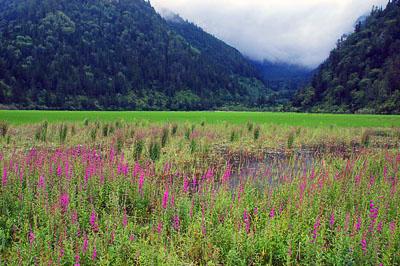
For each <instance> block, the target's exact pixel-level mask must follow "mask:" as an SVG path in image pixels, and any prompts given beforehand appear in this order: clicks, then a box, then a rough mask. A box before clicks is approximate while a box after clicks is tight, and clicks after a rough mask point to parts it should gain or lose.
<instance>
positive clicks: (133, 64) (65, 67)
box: [0, 0, 268, 110]
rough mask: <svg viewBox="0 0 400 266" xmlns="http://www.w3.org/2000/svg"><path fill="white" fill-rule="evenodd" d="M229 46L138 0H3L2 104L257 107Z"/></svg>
mask: <svg viewBox="0 0 400 266" xmlns="http://www.w3.org/2000/svg"><path fill="white" fill-rule="evenodd" d="M267 93H268V90H267V89H266V88H265V86H264V84H263V83H262V82H261V80H260V77H259V75H258V74H257V71H256V69H255V68H254V67H252V65H251V64H249V63H248V62H247V60H246V59H245V58H244V57H243V56H242V55H241V54H240V53H239V52H238V51H236V50H235V49H233V48H232V47H230V46H228V45H226V44H225V43H223V42H222V41H219V40H217V39H216V38H214V37H212V36H211V35H209V34H207V33H205V32H204V31H202V30H201V29H200V28H197V27H195V26H194V25H192V24H190V23H184V24H179V23H178V24H177V23H175V24H173V23H167V22H166V21H165V20H164V19H163V18H162V17H161V16H160V15H159V14H157V13H156V12H155V10H154V9H153V8H152V7H151V5H150V4H149V3H148V2H146V1H143V0H119V1H116V0H115V1H112V0H98V1H91V0H68V1H67V0H0V104H2V105H5V106H13V105H14V106H17V107H19V108H40V109H46V108H51V109H129V110H134V109H136V110H142V109H144V110H157V109H179V110H193V109H211V108H219V107H222V106H231V105H242V106H249V107H252V106H256V105H257V104H258V103H260V102H262V99H264V98H265V97H266V94H267Z"/></svg>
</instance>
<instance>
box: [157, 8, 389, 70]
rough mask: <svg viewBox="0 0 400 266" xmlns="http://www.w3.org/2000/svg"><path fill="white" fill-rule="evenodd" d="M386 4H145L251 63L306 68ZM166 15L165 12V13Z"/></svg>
mask: <svg viewBox="0 0 400 266" xmlns="http://www.w3.org/2000/svg"><path fill="white" fill-rule="evenodd" d="M386 3H387V0H352V1H349V0H298V1H291V0H268V1H266V0H246V1H243V0H218V1H216V0H167V1H166V0H151V4H152V5H153V6H154V7H155V8H156V9H157V10H158V11H159V12H160V13H161V14H166V13H165V12H164V11H165V9H168V10H171V11H172V12H176V13H178V14H180V15H181V16H182V17H184V18H185V19H188V20H189V21H192V22H194V23H196V24H197V25H199V26H200V27H202V28H204V29H205V30H206V31H208V32H210V33H212V34H213V35H215V36H216V37H218V38H221V39H222V40H223V41H225V42H227V43H228V44H230V45H232V46H234V47H235V48H237V49H239V50H240V51H241V52H242V53H244V54H245V55H247V56H249V57H250V58H252V59H255V60H264V59H266V60H269V61H272V62H286V63H291V64H299V65H303V66H308V67H310V68H313V67H316V66H317V65H318V64H320V63H321V62H322V61H323V60H324V59H326V58H327V57H328V55H329V52H330V51H331V50H332V48H334V47H335V44H336V41H337V39H338V38H340V36H341V35H342V34H343V33H347V32H351V31H352V29H353V27H354V23H355V21H356V20H357V19H358V18H360V17H361V16H363V15H365V14H368V13H369V11H370V10H371V7H372V6H373V5H377V6H381V5H385V4H386ZM167 13H168V12H167Z"/></svg>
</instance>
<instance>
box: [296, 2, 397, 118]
mask: <svg viewBox="0 0 400 266" xmlns="http://www.w3.org/2000/svg"><path fill="white" fill-rule="evenodd" d="M293 105H294V106H295V107H296V108H298V110H303V111H313V112H358V113H400V1H399V0H393V1H391V2H389V3H388V5H387V7H386V8H385V9H381V8H374V9H373V11H372V13H371V14H370V16H368V17H367V18H366V19H365V20H364V21H359V22H358V23H357V25H356V28H355V31H354V33H352V34H350V35H349V36H343V37H342V38H341V39H340V40H339V41H338V44H337V47H336V49H334V50H333V51H332V52H331V54H330V56H329V58H328V59H327V60H326V62H324V63H323V64H322V65H321V66H320V67H319V69H318V70H317V72H316V74H315V76H314V77H313V79H312V82H311V86H308V87H306V88H305V89H303V90H300V92H299V93H298V94H297V95H296V97H295V99H294V100H293Z"/></svg>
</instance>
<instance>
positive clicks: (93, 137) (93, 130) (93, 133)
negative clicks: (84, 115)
mask: <svg viewBox="0 0 400 266" xmlns="http://www.w3.org/2000/svg"><path fill="white" fill-rule="evenodd" d="M96 138H97V127H92V128H91V129H90V139H91V140H92V141H95V140H96Z"/></svg>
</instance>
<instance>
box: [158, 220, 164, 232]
mask: <svg viewBox="0 0 400 266" xmlns="http://www.w3.org/2000/svg"><path fill="white" fill-rule="evenodd" d="M162 229H163V224H162V222H159V223H158V225H157V232H158V233H159V234H161V232H162Z"/></svg>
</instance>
